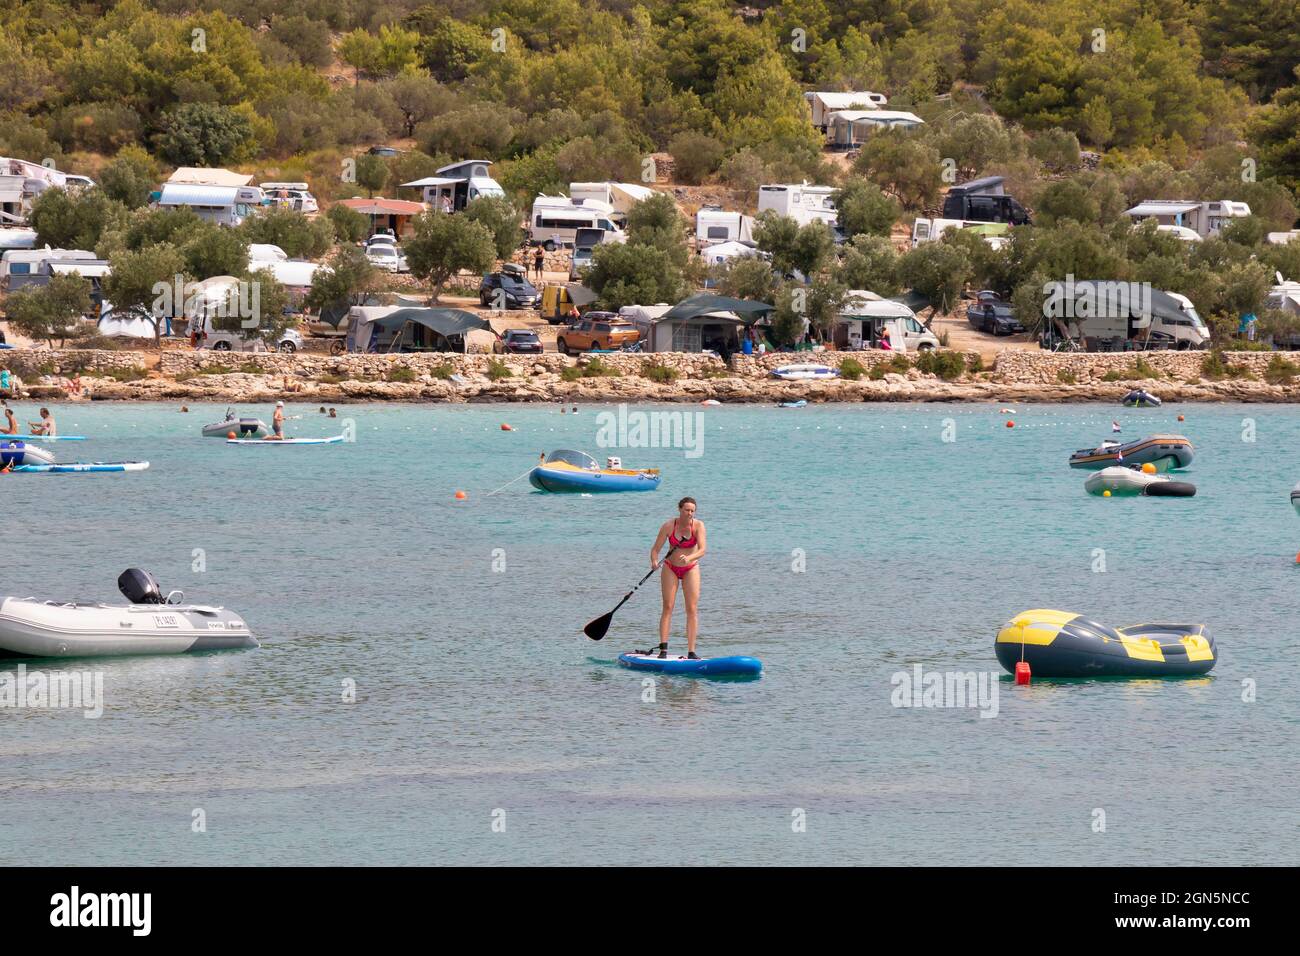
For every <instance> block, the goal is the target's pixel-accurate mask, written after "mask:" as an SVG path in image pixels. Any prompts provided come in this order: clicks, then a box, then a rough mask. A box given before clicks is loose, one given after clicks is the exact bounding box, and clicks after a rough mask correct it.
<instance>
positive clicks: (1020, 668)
mask: <svg viewBox="0 0 1300 956" xmlns="http://www.w3.org/2000/svg"><path fill="white" fill-rule="evenodd" d="M1032 676H1033V675H1032V674H1031V673H1030V671H1029V661H1017V662H1016V683H1017V684H1021V685H1024V686H1026V687H1028V686H1029V680H1030V678H1031V677H1032Z"/></svg>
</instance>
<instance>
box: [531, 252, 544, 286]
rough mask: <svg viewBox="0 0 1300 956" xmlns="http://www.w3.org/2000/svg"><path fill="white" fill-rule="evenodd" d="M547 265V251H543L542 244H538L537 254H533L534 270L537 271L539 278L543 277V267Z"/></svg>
mask: <svg viewBox="0 0 1300 956" xmlns="http://www.w3.org/2000/svg"><path fill="white" fill-rule="evenodd" d="M545 265H546V253H545V252H543V251H542V247H541V246H538V247H537V254H536V255H534V256H533V271H534V272H535V273H537V278H539V279H540V278H541V277H542V269H543V267H545Z"/></svg>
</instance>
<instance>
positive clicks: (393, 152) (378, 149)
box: [366, 146, 402, 159]
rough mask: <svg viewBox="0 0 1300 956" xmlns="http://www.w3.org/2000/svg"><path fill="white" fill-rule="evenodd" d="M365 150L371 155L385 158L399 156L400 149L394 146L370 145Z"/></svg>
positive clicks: (400, 153)
mask: <svg viewBox="0 0 1300 956" xmlns="http://www.w3.org/2000/svg"><path fill="white" fill-rule="evenodd" d="M366 152H367V153H368V154H369V155H371V156H381V157H383V158H385V159H387V158H389V157H390V156H401V155H402V151H401V150H400V149H398V148H397V147H396V146H371V147H370V148H369V149H368V150H366Z"/></svg>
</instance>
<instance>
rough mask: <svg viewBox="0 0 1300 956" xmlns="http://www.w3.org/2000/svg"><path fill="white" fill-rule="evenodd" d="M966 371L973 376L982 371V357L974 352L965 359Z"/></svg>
mask: <svg viewBox="0 0 1300 956" xmlns="http://www.w3.org/2000/svg"><path fill="white" fill-rule="evenodd" d="M966 371H968V372H970V373H971V374H972V375H974V374H975V373H976V372H982V371H984V356H982V355H980V354H979V352H976V353H975V354H974V355H972V356H970V358H968V359H966Z"/></svg>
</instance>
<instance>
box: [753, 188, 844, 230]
mask: <svg viewBox="0 0 1300 956" xmlns="http://www.w3.org/2000/svg"><path fill="white" fill-rule="evenodd" d="M834 194H835V187H834V186H811V185H809V184H808V183H800V184H799V185H772V186H759V187H758V213H759V215H760V216H761V215H762V214H763V213H765V212H769V211H771V212H774V213H777V214H778V215H781V216H789V217H790V218H791V219H793V220H794V221H795V222H797V223H799V225H801V226H805V225H807V224H808V223H810V222H824V223H826V225H828V226H831V227H832V228H834V227H835V225H836V224H837V223H838V221H839V211H838V210H836V208H835V205H834V204H833V203H832V202H831V196H833V195H834Z"/></svg>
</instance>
